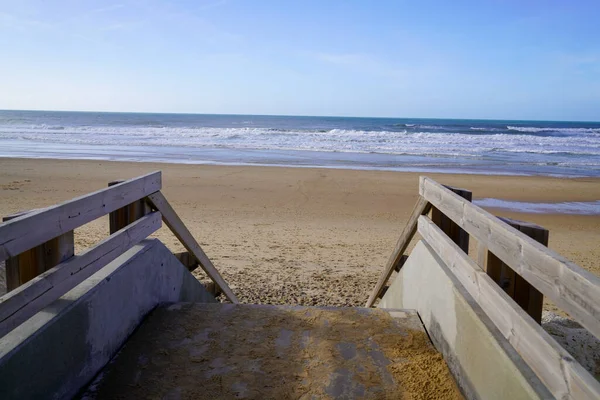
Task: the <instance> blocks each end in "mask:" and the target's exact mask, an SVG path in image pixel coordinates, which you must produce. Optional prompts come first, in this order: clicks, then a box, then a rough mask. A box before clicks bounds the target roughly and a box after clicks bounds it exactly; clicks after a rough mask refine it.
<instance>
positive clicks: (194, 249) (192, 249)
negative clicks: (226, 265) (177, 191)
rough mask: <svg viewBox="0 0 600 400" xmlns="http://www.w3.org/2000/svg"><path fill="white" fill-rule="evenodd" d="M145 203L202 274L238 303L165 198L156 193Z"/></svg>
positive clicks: (230, 299) (229, 298)
mask: <svg viewBox="0 0 600 400" xmlns="http://www.w3.org/2000/svg"><path fill="white" fill-rule="evenodd" d="M146 201H148V203H150V206H152V207H154V208H155V209H156V210H158V211H160V212H161V213H162V216H163V221H164V222H165V224H167V226H168V227H169V229H171V232H173V234H174V235H175V236H176V237H177V239H179V241H180V242H181V244H183V246H184V247H185V248H186V250H187V251H189V253H190V254H191V255H193V256H194V258H195V259H196V260H197V261H198V264H200V267H202V269H203V270H204V272H206V274H207V275H208V276H209V277H210V278H211V279H212V280H213V282H214V283H215V284H216V285H217V286H219V287H220V288H221V291H222V292H223V294H225V297H227V299H228V300H229V301H231V302H232V303H234V304H237V303H239V300H238V298H237V297H236V296H235V294H233V291H232V290H231V289H230V288H229V286H228V285H227V282H225V280H224V279H223V278H222V277H221V274H219V271H217V269H216V268H215V266H214V265H213V263H212V262H211V261H210V259H209V258H208V257H207V256H206V254H205V253H204V251H203V250H202V248H201V247H200V245H199V244H198V242H197V241H196V239H194V236H192V234H191V233H190V231H189V230H188V228H187V227H186V226H185V224H184V223H183V221H181V218H179V215H177V213H176V212H175V210H174V209H173V207H171V205H170V204H169V202H168V201H167V199H166V197H165V196H164V195H163V194H162V193H161V192H156V193H153V194H151V195H149V196H148V197H146Z"/></svg>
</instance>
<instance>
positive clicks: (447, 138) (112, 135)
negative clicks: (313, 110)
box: [0, 111, 600, 177]
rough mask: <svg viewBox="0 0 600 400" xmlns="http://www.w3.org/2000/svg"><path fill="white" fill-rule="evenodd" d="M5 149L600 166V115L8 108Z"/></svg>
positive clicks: (562, 170) (354, 164)
mask: <svg viewBox="0 0 600 400" xmlns="http://www.w3.org/2000/svg"><path fill="white" fill-rule="evenodd" d="M0 157H29V158H61V159H92V160H122V161H155V162H168V163H189V164H223V165H277V166H296V167H327V168H348V169H378V170H393V171H417V172H455V173H479V174H510V175H551V176H564V177H575V176H594V177H597V176H600V123H593V122H551V121H501V120H458V119H415V118H346V117H300V116H260V115H202V114H143V113H99V112H54V111H53V112H50V111H0Z"/></svg>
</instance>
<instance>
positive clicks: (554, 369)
mask: <svg viewBox="0 0 600 400" xmlns="http://www.w3.org/2000/svg"><path fill="white" fill-rule="evenodd" d="M418 231H419V233H420V235H421V237H422V238H423V239H424V240H425V242H427V244H428V245H429V246H430V247H431V248H432V249H433V250H434V251H435V252H436V253H437V255H438V256H439V257H440V258H441V259H442V261H443V262H444V264H445V265H446V266H447V267H448V268H449V269H450V270H451V271H452V273H453V274H454V275H455V276H456V278H457V279H458V280H459V282H460V283H461V284H462V285H463V286H464V287H465V289H466V290H467V291H468V292H469V294H470V295H471V296H472V297H473V298H474V299H475V301H476V302H477V304H479V306H480V307H481V308H482V309H483V311H484V312H485V313H486V314H487V316H488V317H489V318H490V320H491V321H492V322H493V323H494V325H496V327H497V328H498V330H499V331H500V332H501V334H502V335H503V336H504V337H505V338H506V339H507V340H508V341H509V343H510V344H511V345H512V346H513V347H514V348H515V350H516V351H517V352H518V353H519V354H520V355H521V357H522V358H523V360H524V361H525V362H526V363H527V364H528V365H529V367H530V368H531V369H532V370H533V371H534V372H535V373H536V375H537V376H538V377H539V378H540V380H541V381H542V382H543V383H544V384H545V385H546V386H547V388H548V389H549V390H550V392H551V393H552V394H553V395H554V396H555V397H556V398H557V399H564V398H571V399H598V398H600V382H598V381H597V380H596V379H595V378H594V377H593V376H592V375H591V374H590V373H589V372H588V371H586V370H585V369H584V368H583V367H582V366H581V365H580V364H579V363H578V362H577V361H575V360H574V359H573V357H572V356H571V355H570V354H569V353H568V352H567V351H566V350H564V349H563V348H562V347H561V346H560V345H559V344H558V343H557V342H556V341H555V340H554V339H553V338H552V337H551V336H550V335H549V334H548V333H547V332H546V331H545V330H544V329H543V328H542V327H541V326H539V325H538V324H537V323H536V322H535V321H534V320H533V319H532V318H531V317H530V316H529V315H528V314H527V313H526V312H525V311H524V310H523V309H521V307H519V305H518V304H517V303H515V302H514V300H513V299H511V298H510V297H509V296H508V295H507V294H506V293H505V292H504V291H503V290H502V289H501V288H500V287H499V286H498V285H497V284H496V283H495V282H494V281H493V280H492V279H491V278H490V277H489V276H488V275H487V274H486V273H485V272H484V271H483V270H482V269H481V268H479V266H478V265H477V264H476V263H475V262H474V261H473V260H472V259H471V258H470V257H469V256H467V255H466V254H465V253H464V252H463V251H462V250H461V249H460V247H458V246H457V245H456V244H455V243H454V242H452V241H451V240H450V238H448V236H446V235H445V234H444V232H442V231H441V230H440V228H438V227H437V226H436V225H435V224H434V223H433V222H432V221H431V220H430V219H429V218H427V217H424V216H422V217H420V218H419V223H418Z"/></svg>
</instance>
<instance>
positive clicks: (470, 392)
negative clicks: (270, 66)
mask: <svg viewBox="0 0 600 400" xmlns="http://www.w3.org/2000/svg"><path fill="white" fill-rule="evenodd" d="M161 189H162V176H161V173H160V172H154V173H151V174H148V175H145V176H141V177H138V178H134V179H130V180H127V181H115V182H111V184H110V186H109V187H108V188H105V189H102V190H99V191H97V192H94V193H91V194H88V195H85V196H82V197H78V198H75V199H72V200H69V201H67V202H65V203H62V204H58V205H55V206H51V207H47V208H43V209H38V210H32V211H29V212H24V213H20V214H17V215H14V216H9V217H8V218H7V220H6V221H5V222H4V223H3V224H1V225H0V261H5V262H6V275H7V276H6V277H7V285H8V289H9V292H8V293H7V294H5V295H4V296H2V297H1V298H0V398H2V399H28V398H32V399H33V398H36V399H37V398H49V399H54V398H56V399H62V398H85V399H93V398H97V399H113V398H126V399H128V398H131V399H138V398H161V399H178V398H182V399H186V398H422V399H427V398H440V399H441V398H444V399H445V398H460V397H465V398H468V399H505V398H510V399H521V398H523V399H525V398H527V399H536V398H559V399H598V398H600V383H599V382H598V381H597V380H596V378H595V377H594V376H593V375H592V374H591V373H590V372H589V371H587V370H585V369H584V368H583V367H582V366H581V365H580V364H579V362H578V361H577V360H576V359H575V358H574V357H573V356H571V355H570V354H569V353H568V352H567V351H566V350H565V349H563V348H562V347H561V346H560V345H559V344H558V343H557V342H556V341H555V340H554V339H553V338H552V337H551V336H549V335H548V334H547V333H546V332H545V331H544V330H543V329H542V327H541V326H540V325H539V314H540V313H541V303H540V301H541V300H543V297H544V296H547V297H548V298H550V299H551V300H552V301H553V302H554V303H555V304H556V305H558V306H559V307H561V308H562V309H563V310H564V311H566V312H567V313H569V314H570V315H571V317H572V318H573V319H574V320H575V321H577V322H579V323H580V324H581V325H583V326H584V327H585V328H587V329H588V330H589V331H590V332H591V333H592V334H594V335H595V336H596V337H598V335H599V334H600V321H599V316H600V283H599V279H598V277H596V276H594V275H593V274H590V273H588V272H586V271H585V270H583V269H581V268H580V267H578V266H577V265H575V264H573V263H571V262H569V261H568V260H565V259H564V258H562V257H561V256H559V255H558V254H556V253H554V252H552V251H551V250H549V249H548V248H547V247H545V245H544V244H547V234H544V230H543V228H541V227H536V226H534V225H531V224H527V223H522V222H520V221H513V220H501V219H499V218H497V217H495V216H493V215H491V214H489V213H487V212H486V211H484V210H482V209H481V208H479V207H477V206H475V205H473V204H472V203H471V202H470V200H471V194H470V192H469V191H467V190H464V189H456V188H449V187H444V186H442V185H440V184H438V183H437V182H435V181H433V180H431V179H429V178H421V181H420V184H419V195H418V200H417V204H416V206H415V208H414V210H413V213H412V214H411V217H410V218H409V221H408V223H407V225H406V227H405V228H404V230H403V232H402V234H401V237H400V239H399V241H398V244H397V246H396V248H395V249H394V251H393V253H392V255H391V257H390V260H389V262H388V263H387V265H386V266H385V267H384V269H383V273H382V275H381V277H380V279H379V281H378V283H377V285H376V287H375V288H374V290H373V292H372V294H371V296H370V297H369V299H368V300H367V303H366V305H365V307H354V308H335V307H303V306H296V305H289V306H274V305H258V304H240V303H239V301H238V298H237V297H236V295H235V293H234V292H233V291H232V290H231V288H230V287H229V286H228V285H227V283H226V282H225V281H224V280H223V278H222V276H221V275H220V274H219V272H218V271H217V270H216V268H215V267H214V265H213V264H212V263H211V261H210V259H209V258H208V256H207V255H206V254H205V253H204V251H203V250H202V248H201V247H200V245H199V244H198V242H197V241H196V240H195V239H194V237H193V236H192V235H191V233H190V232H189V230H188V229H187V228H186V226H185V224H184V223H183V221H182V220H181V219H180V218H179V216H178V215H177V213H176V212H175V210H174V209H173V207H172V206H171V205H170V204H169V202H168V201H167V199H166V198H165V196H164V195H163V194H162V192H161ZM107 214H108V215H109V218H108V219H109V224H108V225H109V229H108V231H109V233H110V234H109V236H108V237H107V238H106V239H104V240H103V241H101V242H99V243H98V244H96V245H95V246H93V247H91V248H89V249H87V250H85V251H83V252H82V253H80V254H75V252H74V248H73V242H74V240H73V231H74V229H76V228H78V227H79V226H81V225H83V224H86V223H88V222H91V221H92V220H95V219H97V218H100V217H102V216H105V215H107ZM163 223H164V224H165V225H166V226H167V227H168V228H169V229H171V231H172V232H173V233H174V234H175V236H176V237H177V238H178V239H179V240H180V241H181V243H182V244H183V246H184V247H185V248H186V250H187V252H185V253H178V254H173V253H172V252H171V251H170V250H169V249H168V248H167V247H166V246H165V245H164V244H163V243H162V242H161V241H160V240H158V239H153V238H149V237H150V235H151V234H152V233H154V232H155V231H156V230H158V229H159V228H160V227H161V226H162V224H163ZM544 235H545V236H544ZM544 237H545V238H546V243H544ZM469 238H473V239H474V240H477V242H478V247H477V251H476V253H475V254H469ZM407 250H410V254H406V253H407ZM198 267H199V268H202V269H203V270H204V271H205V272H206V274H207V276H208V277H209V278H210V279H211V281H212V282H211V283H210V284H206V285H204V284H201V283H200V282H199V281H198V280H197V279H196V278H194V277H193V275H192V274H191V271H192V270H194V269H195V268H198ZM217 294H219V296H220V297H218V298H219V299H220V300H221V301H220V302H218V301H217V297H216V296H217Z"/></svg>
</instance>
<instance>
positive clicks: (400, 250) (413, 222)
mask: <svg viewBox="0 0 600 400" xmlns="http://www.w3.org/2000/svg"><path fill="white" fill-rule="evenodd" d="M430 208H431V205H430V204H429V202H428V201H427V200H425V199H424V198H423V197H421V196H419V198H418V200H417V204H415V208H414V209H413V211H412V213H411V214H410V217H409V218H408V222H407V223H406V226H405V227H404V229H403V230H402V233H401V234H400V238H399V239H398V242H397V243H396V247H395V248H394V251H393V252H392V255H391V256H390V258H389V260H388V262H387V264H386V265H385V268H384V269H383V272H382V274H381V276H380V277H379V280H378V281H377V284H376V285H375V288H374V289H373V291H372V292H371V295H370V296H369V299H368V300H367V304H366V307H372V306H373V303H375V300H376V299H377V298H379V297H380V295H381V291H382V290H383V287H384V285H385V284H386V282H387V281H388V279H390V276H391V275H392V272H394V270H395V269H396V266H398V264H399V263H400V262H401V260H402V256H403V255H404V252H405V251H406V248H407V247H408V245H409V244H410V241H411V239H412V238H413V236H414V235H415V233H416V232H417V220H418V218H419V216H421V215H423V214H427V213H428V212H429V210H430Z"/></svg>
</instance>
